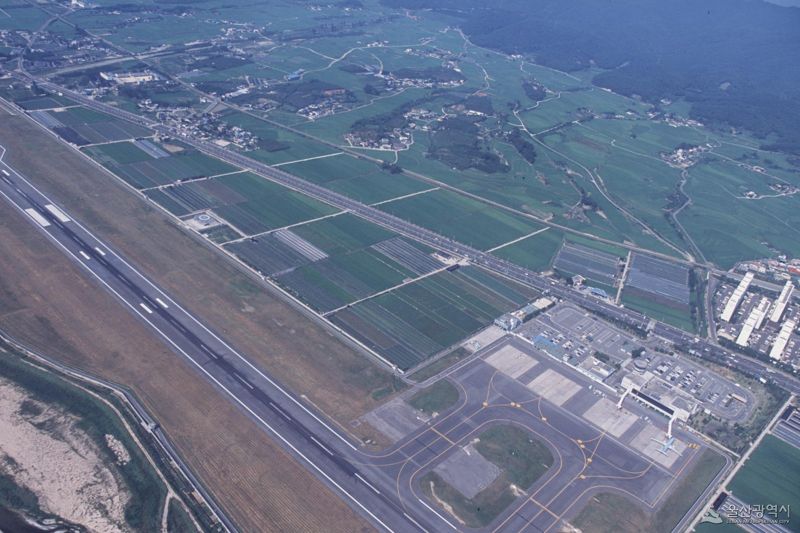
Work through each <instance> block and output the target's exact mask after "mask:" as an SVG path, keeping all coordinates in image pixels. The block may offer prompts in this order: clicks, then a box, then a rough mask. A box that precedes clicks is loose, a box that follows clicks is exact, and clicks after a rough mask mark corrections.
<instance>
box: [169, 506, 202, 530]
mask: <svg viewBox="0 0 800 533" xmlns="http://www.w3.org/2000/svg"><path fill="white" fill-rule="evenodd" d="M196 531H197V527H196V526H195V524H194V522H192V519H191V517H190V516H189V515H188V514H187V512H186V509H184V508H183V506H182V505H180V504H179V503H178V502H177V501H176V500H174V499H171V500H170V501H169V508H168V514H167V533H194V532H196Z"/></svg>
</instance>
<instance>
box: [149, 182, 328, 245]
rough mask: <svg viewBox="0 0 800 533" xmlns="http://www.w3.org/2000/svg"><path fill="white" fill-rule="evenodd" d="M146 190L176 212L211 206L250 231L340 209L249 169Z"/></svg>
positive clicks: (230, 220) (316, 216) (186, 211)
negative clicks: (252, 172) (253, 172)
mask: <svg viewBox="0 0 800 533" xmlns="http://www.w3.org/2000/svg"><path fill="white" fill-rule="evenodd" d="M147 193H148V196H150V198H152V199H153V200H154V201H156V202H159V203H161V204H162V205H163V206H164V208H165V209H168V210H170V211H171V212H172V213H173V214H174V215H176V216H183V215H187V214H189V213H192V212H195V211H201V210H205V209H210V210H212V211H214V213H216V214H218V215H219V216H220V217H222V218H223V219H224V220H226V221H227V222H229V223H230V224H232V225H233V226H235V227H236V228H238V229H239V230H240V231H242V232H243V233H245V234H247V235H252V234H255V233H261V232H264V231H268V230H271V229H275V228H280V227H283V226H288V225H291V224H297V223H299V222H303V221H306V220H311V219H314V218H318V217H321V216H325V215H330V214H332V213H335V212H337V209H335V208H333V207H331V206H329V205H328V204H324V203H322V202H319V201H317V200H314V199H313V198H310V197H308V196H305V195H303V194H300V193H298V192H295V191H293V190H291V189H287V188H286V187H284V186H282V185H278V184H277V183H274V182H271V181H269V180H267V179H265V178H262V177H260V176H257V175H255V174H251V173H249V172H239V173H234V174H229V175H226V176H221V177H217V178H214V179H209V180H201V181H195V182H190V183H184V184H176V185H174V186H169V187H165V188H163V189H160V190H158V189H156V190H152V191H147Z"/></svg>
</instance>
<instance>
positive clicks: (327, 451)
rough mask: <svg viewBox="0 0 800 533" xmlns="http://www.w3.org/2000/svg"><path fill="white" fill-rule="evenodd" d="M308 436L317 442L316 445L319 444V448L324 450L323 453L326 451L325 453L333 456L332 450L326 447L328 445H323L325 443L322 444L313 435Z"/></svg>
mask: <svg viewBox="0 0 800 533" xmlns="http://www.w3.org/2000/svg"><path fill="white" fill-rule="evenodd" d="M309 437H310V438H311V440H313V441H314V442H315V443H317V446H319V447H320V448H322V449H323V450H325V453H327V454H328V455H330V456H331V457H332V456H333V452H332V451H330V450H329V449H328V447H327V446H325V445H324V444H322V443H321V442H320V441H318V440H317V439H316V438H315V437H314V435H309Z"/></svg>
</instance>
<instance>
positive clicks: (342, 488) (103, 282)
mask: <svg viewBox="0 0 800 533" xmlns="http://www.w3.org/2000/svg"><path fill="white" fill-rule="evenodd" d="M3 154H5V149H3ZM0 159H2V154H0ZM22 179H23V180H24V179H25V178H22ZM25 181H26V182H27V180H25ZM31 186H32V185H31ZM32 187H33V186H32ZM34 189H35V187H34ZM37 192H38V190H37ZM40 194H41V193H40ZM0 195H3V196H4V197H5V198H6V199H7V200H8V201H9V202H10V203H11V204H12V205H13V206H14V207H16V208H17V209H21V208H20V206H18V205H17V204H16V203H15V202H14V201H13V200H11V198H9V197H8V196H6V195H5V194H4V193H3V192H2V191H0ZM76 224H77V222H76ZM78 225H79V226H80V224H78ZM80 227H81V229H83V230H84V231H86V233H89V232H88V231H87V230H86V229H85V228H83V226H80ZM45 233H46V235H47V236H48V237H49V238H50V239H51V240H52V241H53V242H54V243H55V244H56V245H58V246H59V247H60V248H61V249H62V250H64V252H65V253H67V254H68V255H71V256H72V257H75V254H74V253H72V252H71V251H70V250H69V248H67V247H66V246H64V245H63V244H62V243H61V242H60V241H59V240H58V239H56V238H55V237H54V236H53V235H51V234H50V233H48V232H45ZM89 235H91V233H89ZM112 253H113V252H112ZM114 255H115V256H116V257H117V258H118V259H120V260H122V261H123V262H124V263H125V264H126V265H127V266H128V267H129V268H130V269H131V270H133V271H134V272H136V270H134V269H133V267H131V266H130V265H128V263H126V262H125V261H124V260H123V259H122V258H121V257H119V256H118V255H116V254H114ZM81 264H82V265H83V266H84V268H86V270H88V271H89V273H90V274H91V275H93V276H94V277H95V278H97V280H98V281H99V282H100V283H102V284H103V285H104V286H105V287H106V288H107V289H108V290H109V291H111V293H112V294H114V295H115V296H116V297H117V298H119V299H120V300H121V301H122V302H123V303H124V304H125V305H127V306H128V307H129V308H130V309H131V310H132V311H133V312H134V313H136V314H137V315H139V316H140V317H141V318H142V319H143V320H144V321H145V322H147V323H148V324H150V327H152V328H153V329H154V330H156V331H157V332H158V333H159V335H161V336H162V337H163V338H164V340H165V341H166V342H167V343H169V344H170V345H172V346H173V347H174V348H175V350H176V351H177V352H178V353H180V354H181V355H183V356H184V357H186V359H188V360H189V361H191V363H192V364H193V365H195V366H196V367H197V368H198V369H199V370H200V371H201V372H202V373H203V374H205V375H206V376H207V377H208V378H209V379H210V380H211V381H213V382H214V383H215V384H216V385H217V386H218V387H219V388H220V389H222V390H223V391H225V393H226V394H227V395H228V396H230V397H231V399H232V400H233V401H234V402H236V403H238V404H239V405H240V406H241V407H242V408H243V409H244V410H246V411H247V412H249V413H250V414H251V415H252V416H253V417H254V418H255V419H256V420H258V421H259V422H261V424H262V425H263V426H264V427H265V428H267V430H268V431H269V432H270V433H272V434H273V435H275V436H276V437H277V438H278V439H280V440H281V441H282V442H283V443H284V444H285V445H286V446H288V447H289V448H290V449H291V450H292V451H293V452H294V453H295V454H297V456H298V457H300V458H301V459H302V460H303V461H305V462H306V463H307V464H308V465H309V466H311V467H312V468H313V469H314V470H316V471H317V472H318V473H319V474H320V475H321V476H322V477H324V478H325V479H326V480H328V482H329V483H330V484H331V485H333V486H334V487H336V488H337V489H338V490H339V491H340V492H341V493H342V494H344V495H345V496H347V498H348V499H350V501H352V502H353V503H354V504H356V505H357V506H358V507H359V508H360V509H361V510H362V511H364V512H365V513H366V514H367V515H369V517H370V518H372V519H373V520H374V521H375V522H376V523H378V524H380V525H381V527H383V528H384V529H385V530H386V531H388V532H389V533H394V530H393V529H392V528H390V527H389V526H387V525H386V524H385V523H384V522H383V521H381V519H380V518H378V517H377V516H375V514H374V513H372V511H370V510H369V509H367V508H366V507H365V506H364V504H362V503H361V502H360V501H358V500H357V499H356V498H355V497H354V496H353V495H352V494H350V493H349V492H347V491H346V490H345V489H344V487H342V486H341V485H339V484H338V483H337V482H336V481H335V480H334V479H333V478H331V477H330V476H329V475H328V474H327V473H326V472H325V471H324V470H322V469H321V468H320V467H319V466H317V464H316V463H314V462H313V461H311V460H310V459H309V458H308V457H306V456H305V455H304V454H303V453H302V452H301V451H300V450H298V449H297V448H296V447H295V446H294V445H293V444H292V443H291V442H289V440H287V439H286V437H284V436H283V435H281V434H280V433H279V432H278V431H276V430H275V428H273V427H272V426H270V425H269V424H268V423H267V421H266V420H264V419H263V418H261V417H260V416H259V415H258V413H256V412H255V411H253V409H251V408H250V407H249V406H248V405H247V404H246V403H244V402H243V401H242V400H240V399H239V398H238V397H237V396H236V395H235V394H234V393H233V392H231V391H230V390H229V389H228V388H227V387H225V385H223V384H222V383H220V381H219V380H218V379H217V378H215V377H214V375H213V374H211V373H210V372H209V371H208V370H206V369H205V368H203V365H201V364H200V363H198V362H197V361H195V360H194V359H193V358H192V357H191V356H190V355H189V354H188V353H186V352H185V351H184V350H183V349H182V348H181V347H180V346H178V345H177V344H176V343H175V341H173V340H172V339H171V338H169V336H168V335H167V334H166V333H164V332H163V331H161V330H160V329H159V328H158V327H157V326H156V325H155V324H154V323H153V322H151V321H150V320H149V319H148V318H147V316H146V315H143V314H142V313H141V312H140V311H139V310H138V309H137V308H136V307H135V306H133V305H132V304H131V303H130V302H128V301H127V300H126V299H125V298H123V297H122V295H121V294H120V293H118V292H117V291H116V290H115V289H114V288H113V287H112V286H111V285H109V284H108V283H107V282H106V281H105V280H104V279H103V278H101V277H100V276H99V275H98V274H97V273H96V272H94V271H93V270H92V269H91V268H89V267H88V266H86V264H84V263H81ZM137 274H138V272H137ZM140 277H142V278H143V279H145V280H146V281H148V283H150V282H149V280H147V278H144V277H143V276H141V275H140ZM150 285H151V286H153V287H154V288H156V289H157V287H155V285H153V284H152V283H150ZM172 303H174V302H172ZM140 305H142V304H140ZM176 305H177V304H176ZM178 307H180V306H178ZM184 313H186V311H184ZM186 314H187V315H188V316H189V317H191V318H192V319H193V320H195V322H198V321H197V319H195V318H194V317H192V315H189V313H186ZM198 324H200V323H199V322H198ZM200 326H201V327H203V328H204V329H206V328H205V326H203V325H202V324H200ZM206 331H208V330H207V329H206ZM209 333H211V332H210V331H209ZM211 334H212V335H213V333H211ZM220 342H223V344H225V343H224V341H221V340H220ZM226 346H227V345H226ZM229 349H230V347H229ZM231 351H232V352H233V353H236V352H235V351H233V350H231ZM237 355H238V354H237ZM239 357H240V358H241V356H239ZM245 362H247V363H248V364H249V365H250V366H252V364H250V363H249V361H247V360H245ZM256 371H258V370H257V369H256ZM260 373H261V372H259V374H260ZM264 377H265V378H266V379H267V380H269V381H270V382H271V381H272V380H270V379H269V378H267V377H266V376H264ZM277 388H278V389H280V387H277ZM280 390H281V391H282V392H284V394H286V393H285V391H283V389H280ZM287 396H288V395H287ZM288 397H289V398H290V399H292V400H294V402H295V403H298V405H300V406H301V407H302V408H303V409H305V410H306V411H308V409H307V408H306V407H305V406H303V405H302V404H300V403H299V402H297V400H295V399H294V398H293V397H292V396H288ZM270 404H272V402H270ZM272 405H274V404H272ZM276 407H277V406H276ZM278 412H280V413H283V412H282V411H281V410H280V408H278ZM283 416H284V417H286V415H283ZM312 416H314V415H313V414H312ZM314 418H316V416H314ZM287 420H288V418H287ZM323 425H325V424H324V423H323ZM325 427H328V426H327V425H325ZM329 429H330V428H329ZM331 432H332V433H333V434H334V435H336V436H338V437H339V438H340V439H342V440H344V439H343V437H341V436H340V435H339V434H338V433H337V432H335V431H333V430H331ZM344 442H346V443H347V444H350V443H349V442H347V441H344ZM350 446H351V447H352V448H353V449H355V446H352V445H350Z"/></svg>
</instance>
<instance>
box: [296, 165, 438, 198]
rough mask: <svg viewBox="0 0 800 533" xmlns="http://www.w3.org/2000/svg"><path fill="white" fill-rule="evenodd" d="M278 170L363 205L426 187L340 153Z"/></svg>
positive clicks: (403, 176) (423, 184) (419, 182)
mask: <svg viewBox="0 0 800 533" xmlns="http://www.w3.org/2000/svg"><path fill="white" fill-rule="evenodd" d="M282 169H283V170H285V171H286V172H290V173H292V174H294V175H296V176H300V177H301V178H304V179H306V180H308V181H311V182H314V183H317V184H319V185H322V186H324V187H327V188H328V189H331V190H332V191H335V192H338V193H341V194H344V195H345V196H349V197H351V198H353V199H355V200H358V201H359V202H364V203H367V204H371V203H375V202H382V201H385V200H389V199H391V198H397V197H399V196H405V195H407V194H411V193H414V192H419V191H422V190H425V189H429V188H430V186H429V185H426V184H425V183H423V182H421V181H417V180H414V179H411V178H409V177H407V176H405V175H403V174H390V173H389V172H387V171H385V170H381V169H380V167H379V166H378V165H376V164H375V163H370V162H367V161H363V160H360V159H356V158H355V157H352V156H348V155H344V154H342V155H338V156H335V157H327V158H324V159H315V160H313V161H303V162H300V163H292V164H290V165H284V166H283V167H282Z"/></svg>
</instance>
